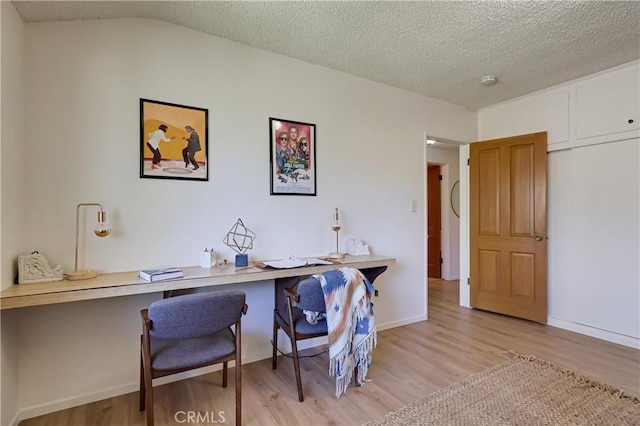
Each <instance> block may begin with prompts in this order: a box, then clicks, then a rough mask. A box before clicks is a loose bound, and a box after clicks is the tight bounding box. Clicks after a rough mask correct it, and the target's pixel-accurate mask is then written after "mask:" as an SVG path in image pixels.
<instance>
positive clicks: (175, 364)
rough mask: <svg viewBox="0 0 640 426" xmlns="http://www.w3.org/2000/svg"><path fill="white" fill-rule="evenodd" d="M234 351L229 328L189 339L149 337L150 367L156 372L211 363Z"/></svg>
mask: <svg viewBox="0 0 640 426" xmlns="http://www.w3.org/2000/svg"><path fill="white" fill-rule="evenodd" d="M234 351H235V337H234V335H233V332H232V331H231V329H230V328H225V329H224V330H220V331H218V332H217V333H214V334H210V335H206V336H201V337H192V338H189V339H179V340H178V339H161V338H157V337H151V365H152V366H153V368H154V369H156V370H176V369H180V368H187V367H192V366H196V365H200V364H206V363H211V362H213V361H216V360H218V359H221V358H223V357H225V356H227V355H230V354H232V353H233V352H234Z"/></svg>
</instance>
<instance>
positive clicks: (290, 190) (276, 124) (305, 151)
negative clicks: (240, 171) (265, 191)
mask: <svg viewBox="0 0 640 426" xmlns="http://www.w3.org/2000/svg"><path fill="white" fill-rule="evenodd" d="M294 129H295V131H294ZM285 136H286V140H284V138H285ZM280 138H283V139H282V140H281V139H280ZM292 141H294V142H295V143H294V144H292V143H291V142H292ZM269 154H270V161H269V163H270V170H271V173H270V178H271V183H270V194H271V195H307V196H315V195H316V193H317V191H316V185H317V176H316V125H315V124H312V123H304V122H302V121H293V120H285V119H282V118H274V117H270V118H269Z"/></svg>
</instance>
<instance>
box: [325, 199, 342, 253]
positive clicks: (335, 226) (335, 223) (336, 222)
mask: <svg viewBox="0 0 640 426" xmlns="http://www.w3.org/2000/svg"><path fill="white" fill-rule="evenodd" d="M340 228H341V226H340V215H339V213H338V208H337V207H336V210H335V211H334V212H333V225H331V229H333V230H334V231H335V233H336V252H335V253H329V256H328V257H329V259H344V253H340V250H339V249H338V232H339V231H340Z"/></svg>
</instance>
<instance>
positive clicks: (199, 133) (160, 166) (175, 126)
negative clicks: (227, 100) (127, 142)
mask: <svg viewBox="0 0 640 426" xmlns="http://www.w3.org/2000/svg"><path fill="white" fill-rule="evenodd" d="M208 114H209V111H208V110H206V109H204V108H197V107H191V106H185V105H178V104H172V103H169V102H160V101H152V100H150V99H140V177H141V178H153V179H180V180H209V161H208V157H209V129H208V124H207V123H208V119H209V117H208Z"/></svg>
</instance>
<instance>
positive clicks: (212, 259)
mask: <svg viewBox="0 0 640 426" xmlns="http://www.w3.org/2000/svg"><path fill="white" fill-rule="evenodd" d="M215 264H216V255H215V252H214V251H213V250H211V251H203V252H201V253H200V267H201V268H207V269H209V268H212V267H213V266H215Z"/></svg>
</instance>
